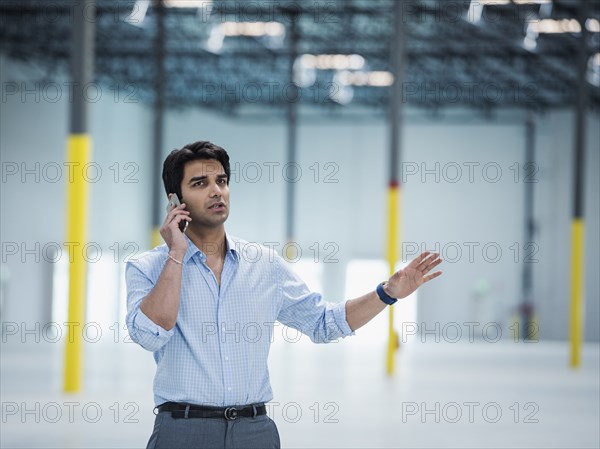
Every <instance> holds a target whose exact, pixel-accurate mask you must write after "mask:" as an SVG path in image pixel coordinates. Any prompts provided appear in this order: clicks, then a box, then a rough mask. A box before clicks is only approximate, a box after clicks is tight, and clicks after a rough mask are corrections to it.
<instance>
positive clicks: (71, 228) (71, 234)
mask: <svg viewBox="0 0 600 449" xmlns="http://www.w3.org/2000/svg"><path fill="white" fill-rule="evenodd" d="M90 152H91V138H90V136H89V135H87V134H73V135H71V136H70V137H69V140H68V145H67V166H68V167H72V170H71V171H70V174H69V177H68V180H67V217H66V222H67V238H66V243H67V245H68V246H69V248H68V249H69V308H68V325H67V329H68V330H67V332H68V333H67V342H66V348H65V377H64V390H65V391H66V392H78V391H79V390H80V389H81V383H82V382H81V373H82V366H83V355H82V349H83V348H82V328H83V326H84V321H85V293H86V292H85V290H86V268H87V265H86V261H85V259H84V255H83V251H82V249H83V246H84V245H85V244H86V242H87V235H86V230H87V216H88V193H89V192H88V191H89V188H88V187H89V185H88V183H87V181H86V180H85V179H84V176H83V175H84V169H83V168H84V167H85V166H86V164H87V163H88V162H89V160H90Z"/></svg>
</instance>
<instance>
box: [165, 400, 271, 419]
mask: <svg viewBox="0 0 600 449" xmlns="http://www.w3.org/2000/svg"><path fill="white" fill-rule="evenodd" d="M157 408H158V412H159V413H160V412H171V416H172V417H173V418H223V419H226V420H228V421H232V420H234V419H237V418H239V417H245V418H254V417H256V416H260V415H265V414H266V413H267V407H266V406H265V404H251V405H243V406H231V407H203V406H199V405H192V404H180V403H178V402H165V403H164V404H161V405H159V406H158V407H157Z"/></svg>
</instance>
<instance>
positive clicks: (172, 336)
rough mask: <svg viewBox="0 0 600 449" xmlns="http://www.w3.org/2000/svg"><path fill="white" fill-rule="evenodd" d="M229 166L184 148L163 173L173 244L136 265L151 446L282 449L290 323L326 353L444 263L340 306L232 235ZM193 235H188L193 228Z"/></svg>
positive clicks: (132, 295)
mask: <svg viewBox="0 0 600 449" xmlns="http://www.w3.org/2000/svg"><path fill="white" fill-rule="evenodd" d="M229 175H230V169H229V156H228V155H227V152H226V151H225V150H224V149H223V148H221V147H219V146H217V145H214V144H212V143H210V142H196V143H193V144H189V145H186V146H185V147H184V148H182V149H181V150H174V151H173V152H171V154H170V155H169V156H168V157H167V158H166V160H165V162H164V166H163V175H162V176H163V182H164V185H165V190H166V192H167V195H168V197H169V198H171V196H172V195H173V194H176V195H177V196H178V197H179V198H181V202H182V204H181V205H179V206H177V207H173V208H172V209H171V210H170V211H169V212H168V213H167V216H166V218H165V220H164V223H163V224H162V226H161V228H160V234H161V236H162V237H163V239H164V240H165V243H166V244H165V245H161V246H158V247H156V248H154V249H153V250H151V251H148V252H146V253H144V254H142V255H141V256H140V257H138V258H137V259H136V260H134V261H130V262H128V264H127V270H126V279H127V327H128V329H129V333H130V334H131V337H132V339H133V340H134V341H135V342H137V343H138V344H140V345H141V346H142V347H143V348H145V349H147V350H149V351H152V352H153V353H154V359H155V361H156V364H157V370H156V376H155V379H154V401H155V404H156V409H157V410H158V412H157V416H156V420H155V424H154V431H153V433H152V435H151V437H150V440H149V442H148V448H149V449H152V448H208V447H209V448H217V447H221V448H279V447H280V441H279V434H278V431H277V427H276V426H275V423H274V422H273V421H272V420H271V419H270V418H269V417H268V416H267V415H266V408H265V405H264V404H265V403H266V402H269V401H270V400H271V399H272V392H271V386H270V384H269V374H268V370H267V356H268V352H269V345H270V342H271V335H270V332H266V331H265V329H270V330H271V331H272V329H273V323H274V322H275V321H279V322H281V323H283V324H285V325H287V326H290V327H293V328H295V329H297V330H299V331H301V332H303V333H304V334H306V335H308V336H309V337H310V338H311V339H312V340H313V341H314V342H318V343H326V342H329V341H333V340H336V339H338V338H340V337H346V336H348V335H353V334H354V331H355V330H356V329H358V328H360V327H361V326H363V325H364V324H366V323H367V322H368V321H370V320H371V319H372V318H373V317H374V316H375V315H377V314H378V313H379V312H381V311H382V310H384V309H385V307H386V306H387V305H388V304H392V303H393V302H395V301H396V298H404V297H406V296H408V295H410V294H411V293H412V292H414V291H415V290H416V289H417V288H418V287H419V286H420V285H422V284H423V283H425V282H427V281H429V280H431V279H433V278H435V277H437V276H439V275H440V274H441V272H440V271H437V272H434V273H431V274H428V273H429V272H430V271H431V270H432V269H433V268H434V267H435V266H437V265H439V264H440V263H441V259H439V258H438V254H435V253H434V254H430V253H428V252H425V253H423V254H421V255H420V256H419V257H418V258H417V259H415V260H413V261H412V262H411V263H410V264H409V265H408V267H407V268H405V269H404V270H400V271H398V272H396V273H394V275H393V276H392V277H391V278H390V279H389V280H388V281H387V282H384V283H382V284H380V285H379V286H377V288H376V289H374V291H372V292H370V293H367V294H365V295H364V296H361V297H360V298H356V299H352V300H349V301H346V302H343V303H337V304H329V303H326V302H324V301H323V300H322V298H321V295H320V294H318V293H314V292H311V291H310V290H309V289H308V287H307V286H306V284H305V283H304V282H303V281H302V280H301V279H300V278H299V277H298V276H297V275H295V274H294V273H293V272H292V271H291V270H290V269H289V267H288V266H287V264H286V263H285V262H284V260H283V259H282V258H281V257H280V256H279V255H277V254H276V253H275V252H274V251H272V250H268V249H267V248H264V247H262V246H261V247H260V251H261V253H260V254H258V255H257V254H256V251H255V250H256V247H257V245H251V248H252V249H253V253H252V255H251V256H250V255H249V254H245V251H244V250H245V249H247V248H248V247H249V246H248V242H246V241H244V240H241V239H239V238H236V237H233V236H231V235H229V234H226V233H225V227H224V223H225V221H226V220H227V217H228V216H229V210H230V201H229ZM185 222H187V225H186V226H187V228H185V230H184V231H183V232H182V230H181V229H183V228H184V226H183V225H184V224H185Z"/></svg>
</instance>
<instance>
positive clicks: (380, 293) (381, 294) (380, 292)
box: [376, 282, 398, 306]
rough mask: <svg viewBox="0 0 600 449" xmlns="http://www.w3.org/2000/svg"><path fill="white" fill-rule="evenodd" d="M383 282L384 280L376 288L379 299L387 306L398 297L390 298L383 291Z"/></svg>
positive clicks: (396, 300)
mask: <svg viewBox="0 0 600 449" xmlns="http://www.w3.org/2000/svg"><path fill="white" fill-rule="evenodd" d="M383 284H385V282H382V283H381V284H379V285H378V286H377V288H376V291H377V295H378V296H379V299H381V300H382V301H383V302H384V303H386V304H387V305H389V306H391V305H392V304H394V303H396V302H398V299H396V298H392V297H391V296H390V295H388V294H387V293H386V292H385V290H384V289H383Z"/></svg>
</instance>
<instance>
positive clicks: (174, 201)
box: [167, 193, 188, 232]
mask: <svg viewBox="0 0 600 449" xmlns="http://www.w3.org/2000/svg"><path fill="white" fill-rule="evenodd" d="M179 205H181V201H179V197H178V196H177V194H176V193H173V194H172V195H171V198H170V199H169V204H167V213H168V212H170V211H171V209H173V208H174V207H177V206H179ZM187 225H188V221H187V220H183V221H180V222H179V230H180V231H181V232H185V230H186V229H187Z"/></svg>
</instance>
